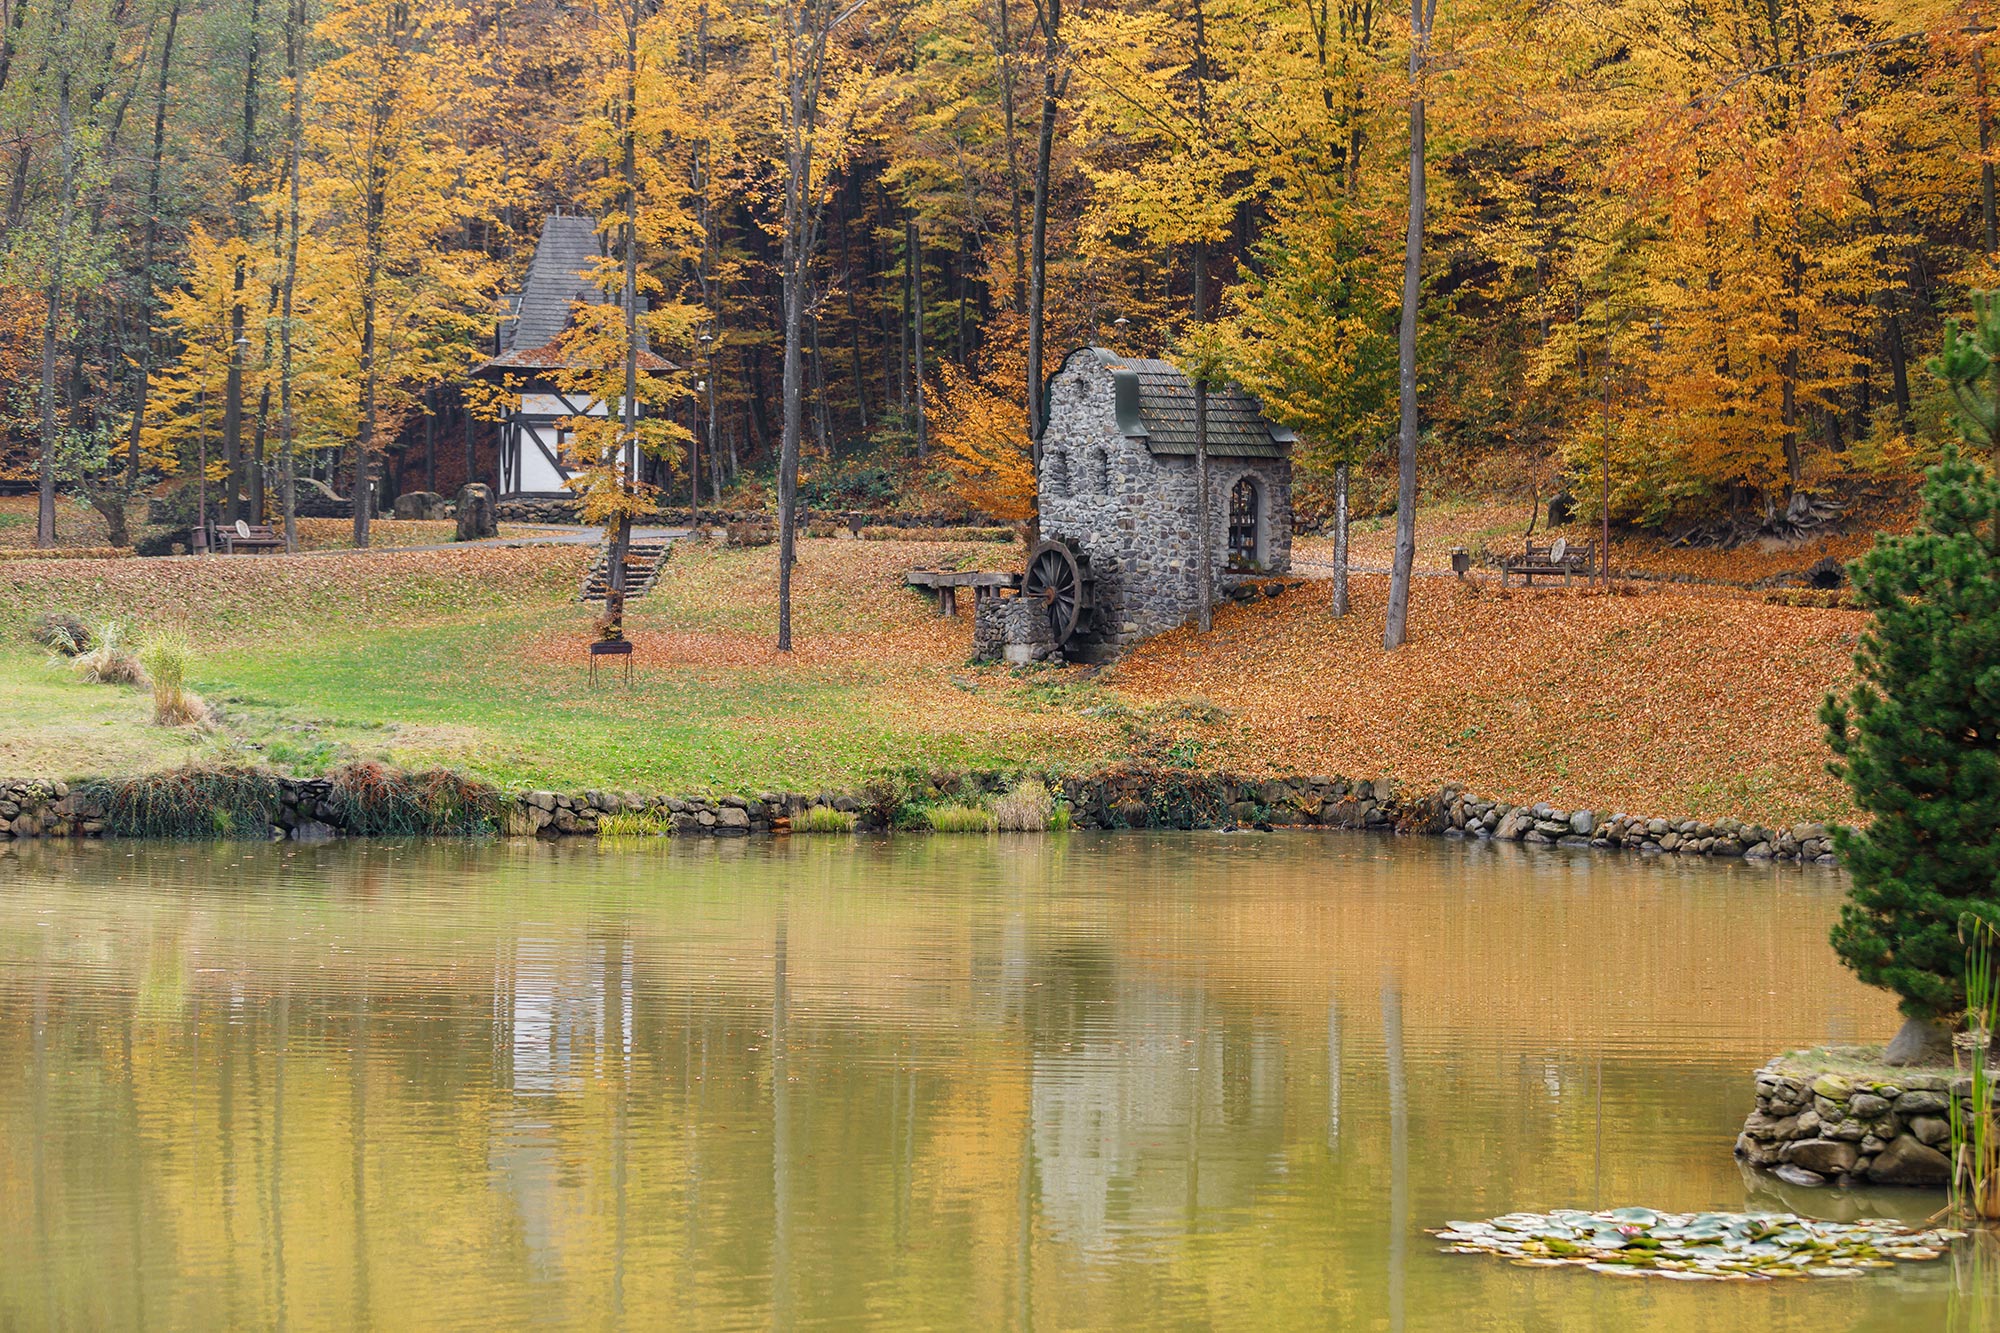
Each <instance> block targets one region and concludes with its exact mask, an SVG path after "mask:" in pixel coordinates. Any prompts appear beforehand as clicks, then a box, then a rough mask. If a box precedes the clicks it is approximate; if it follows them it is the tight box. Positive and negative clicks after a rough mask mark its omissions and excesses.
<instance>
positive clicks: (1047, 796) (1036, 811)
mask: <svg viewBox="0 0 2000 1333" xmlns="http://www.w3.org/2000/svg"><path fill="white" fill-rule="evenodd" d="M1055 808H1056V798H1055V796H1054V794H1053V793H1051V792H1050V791H1049V788H1048V784H1047V783H1045V782H1042V781H1040V780H1038V779H1036V778H1022V779H1021V780H1020V781H1019V782H1017V783H1015V784H1014V786H1013V788H1012V789H1011V790H1010V791H1008V792H1007V793H1006V794H1005V795H1003V796H1001V797H1000V799H998V800H996V801H995V802H993V819H994V822H995V823H996V824H998V825H999V826H1000V827H1001V828H1003V829H1007V830H1010V831H1014V832H1020V833H1040V832H1041V831H1042V830H1043V829H1046V828H1047V827H1048V826H1049V820H1050V818H1051V817H1052V816H1053V815H1054V814H1055Z"/></svg>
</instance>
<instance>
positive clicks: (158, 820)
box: [82, 765, 278, 838]
mask: <svg viewBox="0 0 2000 1333" xmlns="http://www.w3.org/2000/svg"><path fill="white" fill-rule="evenodd" d="M82 790H83V792H84V794H85V795H86V796H87V797H89V798H90V799H92V800H93V801H94V802H95V803H96V804H98V805H100V806H102V807H103V809H104V831H105V832H106V833H108V834H111V835H113V836H115V837H121V838H263V837H266V836H268V834H269V832H270V828H271V824H272V822H273V821H275V820H276V819H277V817H278V780H277V779H276V778H275V777H273V776H272V775H271V774H269V773H266V772H264V771H263V770H261V769H254V768H237V767H216V768H208V767H199V766H196V765H188V766H186V767H182V768H169V769H164V770H162V771H160V772H158V773H148V774H146V775H144V776H143V777H136V778H126V779H122V780H113V779H109V778H98V779H94V780H92V781H90V782H87V783H85V784H83V787H82Z"/></svg>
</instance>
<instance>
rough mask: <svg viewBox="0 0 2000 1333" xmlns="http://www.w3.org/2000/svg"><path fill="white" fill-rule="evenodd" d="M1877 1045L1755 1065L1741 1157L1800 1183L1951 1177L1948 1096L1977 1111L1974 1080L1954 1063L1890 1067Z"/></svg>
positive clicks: (1931, 1181)
mask: <svg viewBox="0 0 2000 1333" xmlns="http://www.w3.org/2000/svg"><path fill="white" fill-rule="evenodd" d="M1879 1056H1880V1051H1879V1049H1867V1048H1859V1049H1852V1050H1850V1049H1847V1048H1841V1049H1838V1050H1833V1051H1811V1052H1806V1051H1797V1052H1792V1053H1790V1054H1787V1055H1780V1056H1778V1057H1776V1058H1774V1059H1773V1060H1772V1061H1771V1062H1770V1063H1769V1064H1767V1065H1765V1066H1764V1067H1763V1068H1762V1069H1760V1070H1758V1071H1757V1079H1756V1082H1757V1106H1756V1109H1755V1110H1754V1111H1752V1112H1751V1113H1750V1116H1749V1118H1748V1119H1747V1120H1745V1121H1744V1123H1743V1132H1742V1133H1740V1134H1738V1135H1737V1137H1736V1156H1737V1157H1738V1158H1740V1159H1742V1160H1743V1161H1744V1162H1746V1163H1748V1164H1749V1165H1751V1166H1754V1167H1759V1168H1762V1169H1763V1170H1767V1171H1769V1172H1771V1173H1772V1174H1773V1175H1775V1176H1776V1177H1778V1178H1779V1179H1780V1180H1784V1181H1788V1182H1790V1183H1792V1184H1795V1185H1837V1186H1854V1185H1864V1184H1873V1185H1904V1186H1913V1187H1920V1188H1934V1189H1941V1188H1943V1187H1944V1186H1946V1185H1947V1184H1949V1183H1950V1181H1951V1161H1950V1158H1949V1157H1948V1156H1947V1154H1949V1153H1950V1151H1951V1123H1950V1119H1949V1117H1950V1112H1951V1103H1952V1100H1953V1099H1954V1098H1956V1099H1957V1100H1958V1102H1959V1105H1960V1110H1961V1114H1962V1115H1964V1116H1965V1117H1967V1118H1969V1117H1970V1116H1971V1114H1972V1079H1971V1077H1970V1076H1969V1075H1964V1074H1957V1073H1954V1072H1953V1071H1951V1070H1949V1069H1892V1068H1889V1067H1887V1066H1883V1065H1881V1064H1880V1063H1879Z"/></svg>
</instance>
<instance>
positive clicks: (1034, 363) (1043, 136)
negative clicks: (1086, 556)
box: [1028, 0, 1062, 470]
mask: <svg viewBox="0 0 2000 1333" xmlns="http://www.w3.org/2000/svg"><path fill="white" fill-rule="evenodd" d="M1035 21H1036V23H1037V25H1038V26H1039V27H1040V28H1041V32H1042V118H1041V127H1040V129H1039V131H1038V132H1037V134H1036V138H1035V202H1034V208H1033V213H1032V220H1031V222H1030V227H1031V233H1030V238H1029V242H1028V439H1029V442H1030V453H1031V455H1032V456H1033V459H1034V463H1035V467H1036V468H1037V470H1039V469H1040V467H1041V464H1042V425H1043V416H1044V412H1043V405H1042V337H1043V327H1042V324H1043V313H1044V309H1045V306H1046V302H1047V294H1048V277H1049V159H1050V157H1051V155H1052V154H1053V153H1054V152H1055V138H1056V111H1057V109H1058V106H1057V99H1058V98H1059V97H1060V96H1061V90H1062V85H1061V83H1060V81H1059V80H1058V67H1059V65H1060V64H1061V61H1062V0H1035Z"/></svg>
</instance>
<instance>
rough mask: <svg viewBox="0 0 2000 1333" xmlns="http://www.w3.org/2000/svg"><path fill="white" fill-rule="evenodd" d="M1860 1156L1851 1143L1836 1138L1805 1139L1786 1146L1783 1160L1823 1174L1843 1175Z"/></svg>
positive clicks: (1852, 1166)
mask: <svg viewBox="0 0 2000 1333" xmlns="http://www.w3.org/2000/svg"><path fill="white" fill-rule="evenodd" d="M1860 1156H1861V1153H1860V1151H1859V1150H1858V1149H1857V1148H1856V1147H1855V1146H1854V1145H1853V1144H1851V1143H1843V1142H1841V1141H1840V1140H1838V1139H1805V1140H1803V1141H1801V1142H1799V1143H1794V1144H1791V1145H1789V1146H1787V1147H1786V1149H1785V1160H1786V1161H1788V1162H1790V1163H1791V1164H1792V1165H1793V1166H1802V1167H1804V1168H1805V1169H1806V1170H1808V1171H1817V1172H1818V1173H1819V1174H1820V1175H1823V1176H1838V1175H1845V1174H1846V1173H1847V1172H1849V1171H1852V1170H1853V1169H1854V1163H1855V1161H1856V1160H1857V1159H1859V1158H1860Z"/></svg>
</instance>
